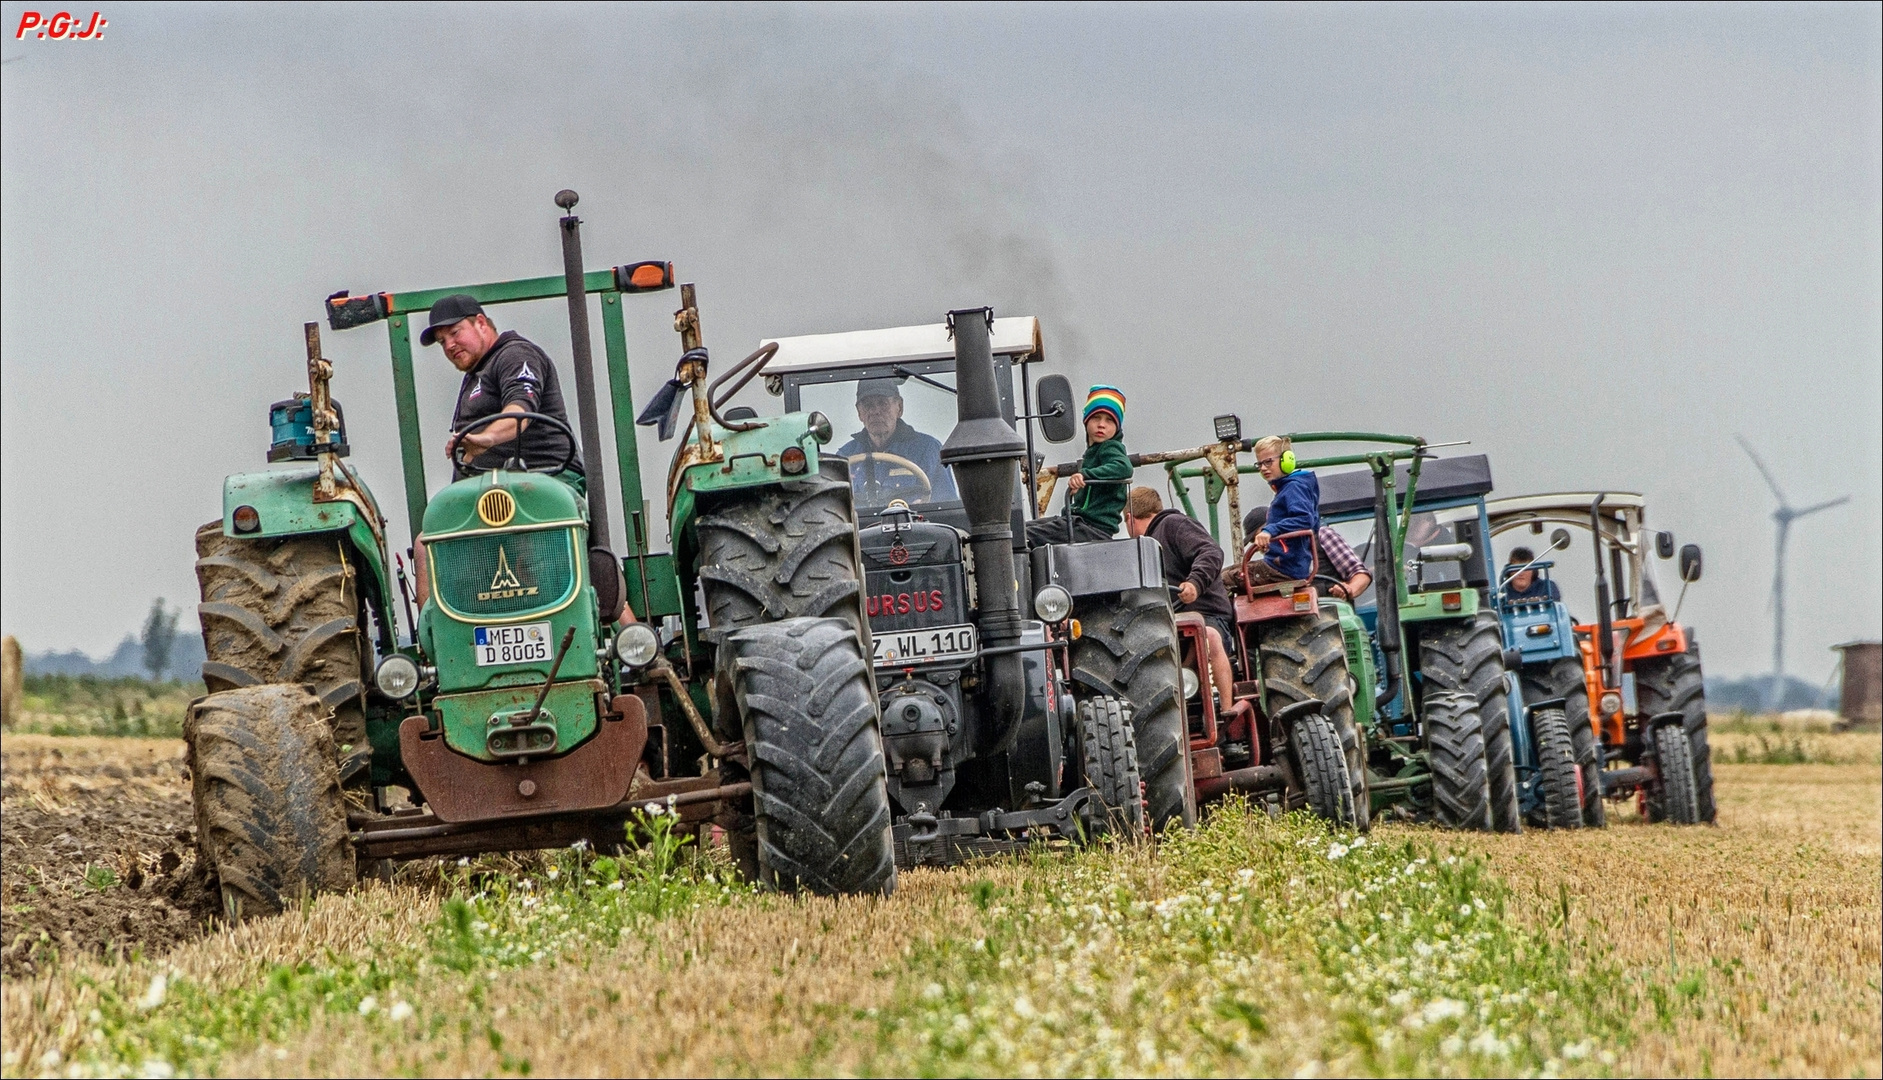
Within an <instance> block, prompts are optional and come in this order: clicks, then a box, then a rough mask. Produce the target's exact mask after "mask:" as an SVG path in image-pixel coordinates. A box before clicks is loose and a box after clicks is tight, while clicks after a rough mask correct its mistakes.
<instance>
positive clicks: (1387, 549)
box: [1373, 461, 1402, 709]
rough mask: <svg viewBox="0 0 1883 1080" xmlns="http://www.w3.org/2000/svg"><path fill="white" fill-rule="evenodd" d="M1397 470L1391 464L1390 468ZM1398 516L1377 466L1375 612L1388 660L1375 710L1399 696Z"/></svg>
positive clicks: (1374, 490)
mask: <svg viewBox="0 0 1883 1080" xmlns="http://www.w3.org/2000/svg"><path fill="white" fill-rule="evenodd" d="M1392 467H1393V463H1392V462H1391V461H1388V462H1387V463H1386V468H1388V469H1390V468H1392ZM1394 516H1395V515H1394V513H1393V511H1392V510H1391V509H1389V508H1388V507H1387V505H1386V478H1385V476H1384V475H1382V474H1381V473H1380V471H1379V466H1378V465H1375V466H1374V471H1373V595H1374V597H1375V599H1376V603H1375V604H1374V610H1375V611H1376V612H1378V615H1377V617H1376V621H1375V623H1374V626H1375V628H1376V629H1375V636H1376V637H1378V639H1379V643H1380V656H1381V657H1382V658H1384V660H1385V664H1384V667H1385V671H1383V672H1381V674H1383V675H1385V676H1386V684H1385V685H1384V686H1381V687H1380V688H1379V690H1378V692H1377V693H1375V694H1374V697H1373V707H1374V708H1375V709H1384V708H1386V706H1387V705H1389V704H1391V703H1392V701H1393V699H1394V698H1396V697H1398V696H1399V674H1400V650H1401V647H1402V646H1401V644H1400V636H1399V557H1398V553H1397V552H1395V551H1394V550H1393V547H1394V545H1393V530H1392V518H1393V517H1394Z"/></svg>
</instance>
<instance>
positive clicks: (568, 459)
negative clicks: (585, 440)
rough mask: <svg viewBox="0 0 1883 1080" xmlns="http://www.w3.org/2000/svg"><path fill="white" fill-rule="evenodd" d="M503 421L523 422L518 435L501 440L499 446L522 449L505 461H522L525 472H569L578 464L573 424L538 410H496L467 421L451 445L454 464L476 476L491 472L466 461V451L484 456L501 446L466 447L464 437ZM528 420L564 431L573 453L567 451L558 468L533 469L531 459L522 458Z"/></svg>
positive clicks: (563, 435) (518, 425) (557, 464)
mask: <svg viewBox="0 0 1883 1080" xmlns="http://www.w3.org/2000/svg"><path fill="white" fill-rule="evenodd" d="M499 420H516V421H519V423H518V424H517V433H516V435H514V436H512V437H511V438H510V439H509V440H508V441H506V442H503V443H499V444H498V445H499V446H511V445H515V446H516V448H517V450H518V452H519V456H517V457H513V458H507V459H505V460H506V461H516V462H519V463H521V464H522V466H523V471H524V472H547V473H559V472H563V471H565V470H567V469H568V467H569V466H570V465H573V464H574V463H575V455H576V445H575V432H573V431H570V430H569V425H568V424H566V423H564V422H562V421H561V420H559V419H557V418H556V417H553V416H550V415H548V414H547V413H534V412H500V413H492V414H491V415H489V416H486V417H483V418H481V419H477V420H473V421H471V422H470V423H468V424H466V425H464V427H463V428H461V429H459V431H458V441H457V443H456V444H455V445H453V446H452V448H451V463H452V464H453V465H456V466H457V467H458V468H459V469H461V470H463V471H464V472H466V473H469V474H470V475H472V476H482V475H483V474H485V473H487V472H490V471H491V470H490V469H486V468H482V467H480V466H477V465H473V464H471V463H470V462H468V461H466V460H464V451H465V450H466V449H473V450H477V453H478V455H480V456H481V455H483V454H487V453H490V452H491V451H492V450H495V449H497V447H496V446H489V447H484V448H483V449H478V448H476V447H466V446H465V443H464V437H465V436H466V435H469V434H470V433H471V432H473V431H482V430H483V429H484V428H486V427H489V426H490V425H491V424H494V423H496V422H497V421H499ZM524 420H528V421H529V422H531V423H533V424H547V425H549V426H550V427H552V428H554V429H556V430H557V431H558V432H560V433H561V434H562V441H563V442H565V443H568V444H569V452H568V453H566V454H564V455H563V456H562V460H561V461H558V462H557V463H556V467H555V468H553V469H532V468H530V463H529V462H527V461H524V460H523V459H522V457H521V456H520V454H521V451H522V449H523V446H522V440H523V425H522V423H521V421H524ZM502 467H503V466H501V465H500V466H498V468H502Z"/></svg>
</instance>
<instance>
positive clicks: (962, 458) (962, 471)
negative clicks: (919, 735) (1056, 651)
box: [941, 307, 1026, 745]
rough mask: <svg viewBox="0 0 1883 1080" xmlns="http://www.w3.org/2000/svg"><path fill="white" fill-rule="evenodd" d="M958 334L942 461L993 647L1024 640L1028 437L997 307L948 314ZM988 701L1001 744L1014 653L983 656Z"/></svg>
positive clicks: (1014, 689)
mask: <svg viewBox="0 0 1883 1080" xmlns="http://www.w3.org/2000/svg"><path fill="white" fill-rule="evenodd" d="M948 326H949V328H950V330H951V331H952V332H953V333H954V338H955V412H956V423H955V429H954V430H953V431H952V432H950V433H949V435H948V441H947V442H946V443H943V444H942V450H941V462H942V464H943V465H945V466H951V467H953V469H954V474H955V490H956V491H958V492H959V493H960V495H961V505H962V508H963V509H965V510H966V511H967V516H968V546H969V548H970V549H971V550H972V551H973V552H974V586H975V592H976V593H977V594H978V597H979V602H980V611H979V616H980V618H979V622H980V631H981V644H982V646H983V648H984V649H987V650H990V651H991V650H993V649H997V648H999V647H1001V646H1004V645H1012V644H1016V643H1018V642H1019V640H1020V634H1021V629H1022V625H1021V624H1022V622H1023V619H1022V616H1021V614H1020V589H1019V584H1018V582H1019V578H1018V576H1017V575H1016V574H1015V572H1014V562H1013V493H1014V490H1015V488H1016V487H1017V486H1018V484H1019V480H1020V460H1021V458H1022V457H1024V456H1025V454H1026V440H1024V439H1022V438H1021V437H1020V433H1019V432H1017V431H1015V430H1014V429H1013V425H1012V424H1009V423H1008V422H1007V420H1006V418H1005V417H1004V416H1002V415H1001V412H1000V391H999V388H998V387H997V386H996V384H995V380H994V353H993V349H992V346H991V344H990V342H989V340H988V333H989V331H990V330H992V329H993V326H994V309H993V308H986V307H979V308H963V309H961V310H959V311H951V312H949V313H948ZM983 662H984V663H985V664H986V665H987V679H986V681H985V682H984V684H983V685H984V686H985V687H986V690H985V692H986V694H987V704H988V706H989V712H990V715H991V716H992V717H993V720H994V723H993V725H992V728H991V730H988V731H984V732H982V741H983V744H984V745H985V744H989V743H996V742H998V741H999V740H1000V739H1001V738H1002V737H1003V736H1004V735H1005V734H1006V732H1007V731H1008V730H1009V729H1010V728H1011V727H1012V725H1013V724H1014V723H1015V722H1016V721H1018V720H1019V719H1020V714H1021V711H1022V709H1023V707H1024V705H1025V697H1026V684H1025V680H1024V679H1023V677H1022V672H1021V659H1020V655H1019V654H1018V653H1016V652H1005V653H999V654H996V655H993V656H988V657H985V658H984V660H983Z"/></svg>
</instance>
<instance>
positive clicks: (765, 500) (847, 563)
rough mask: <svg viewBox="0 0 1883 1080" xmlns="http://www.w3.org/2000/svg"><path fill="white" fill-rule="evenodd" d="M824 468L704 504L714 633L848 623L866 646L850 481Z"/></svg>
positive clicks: (704, 561) (704, 564) (705, 583)
mask: <svg viewBox="0 0 1883 1080" xmlns="http://www.w3.org/2000/svg"><path fill="white" fill-rule="evenodd" d="M840 470H841V464H840V463H839V464H838V465H836V466H833V465H832V464H830V463H826V464H825V465H824V468H823V469H822V470H820V471H819V473H818V475H816V476H808V477H806V478H804V479H803V480H795V481H791V482H788V483H783V484H778V485H775V486H773V487H769V488H763V489H758V490H755V491H751V492H740V493H737V494H736V495H734V496H732V497H729V498H726V499H722V500H719V501H718V502H716V503H714V504H712V505H710V506H708V507H706V508H705V509H704V512H703V513H702V515H701V516H700V518H699V522H698V528H699V537H700V581H701V584H702V588H703V590H704V591H705V593H706V619H707V624H708V625H709V626H711V627H712V629H713V630H714V631H716V632H719V634H720V635H723V634H725V633H730V632H731V631H733V630H737V629H739V628H741V627H746V626H756V625H758V624H760V623H770V622H779V621H781V620H784V619H801V618H814V619H822V618H835V619H843V620H845V621H847V622H849V624H850V626H851V628H852V629H853V630H854V631H855V633H856V636H857V640H858V641H860V642H863V643H865V644H867V643H868V642H869V640H870V638H869V633H870V624H869V621H868V620H867V619H865V618H864V616H863V601H862V595H863V592H862V585H861V581H862V575H861V573H860V572H859V568H860V567H861V566H862V562H863V557H862V555H861V554H860V552H859V550H858V547H857V521H856V509H855V507H854V506H853V505H852V503H851V500H850V483H849V481H848V480H846V479H842V478H840V477H838V476H836V475H834V472H836V471H840Z"/></svg>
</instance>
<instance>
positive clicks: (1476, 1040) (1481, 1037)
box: [1470, 1028, 1510, 1057]
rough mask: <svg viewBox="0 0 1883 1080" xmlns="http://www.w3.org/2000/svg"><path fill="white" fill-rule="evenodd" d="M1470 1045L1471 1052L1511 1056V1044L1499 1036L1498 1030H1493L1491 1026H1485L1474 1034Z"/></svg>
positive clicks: (1489, 1055) (1487, 1055)
mask: <svg viewBox="0 0 1883 1080" xmlns="http://www.w3.org/2000/svg"><path fill="white" fill-rule="evenodd" d="M1470 1046H1471V1052H1472V1053H1474V1054H1483V1055H1485V1056H1486V1057H1509V1056H1510V1046H1509V1044H1507V1043H1505V1042H1504V1040H1502V1039H1500V1038H1498V1037H1497V1032H1495V1031H1492V1030H1491V1029H1490V1028H1485V1029H1484V1030H1482V1031H1480V1032H1478V1033H1477V1034H1476V1035H1473V1036H1472V1037H1471V1043H1470Z"/></svg>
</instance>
